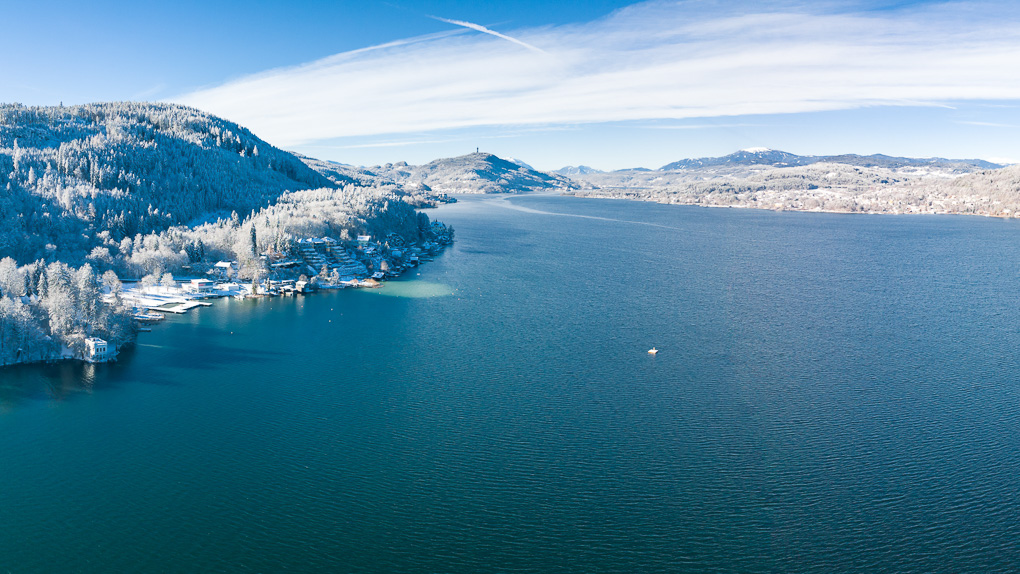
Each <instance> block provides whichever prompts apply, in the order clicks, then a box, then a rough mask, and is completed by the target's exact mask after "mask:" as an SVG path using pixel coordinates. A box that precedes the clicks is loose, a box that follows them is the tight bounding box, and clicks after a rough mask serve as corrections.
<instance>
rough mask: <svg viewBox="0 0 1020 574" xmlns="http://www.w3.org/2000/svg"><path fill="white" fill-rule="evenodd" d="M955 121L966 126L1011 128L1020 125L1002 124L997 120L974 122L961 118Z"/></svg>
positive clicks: (1019, 126)
mask: <svg viewBox="0 0 1020 574" xmlns="http://www.w3.org/2000/svg"><path fill="white" fill-rule="evenodd" d="M956 123H958V124H963V125H966V126H981V127H986V128H1012V129H1016V128H1020V125H1016V124H1003V123H999V122H975V121H964V120H961V121H958V122H956Z"/></svg>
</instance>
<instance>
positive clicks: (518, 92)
mask: <svg viewBox="0 0 1020 574" xmlns="http://www.w3.org/2000/svg"><path fill="white" fill-rule="evenodd" d="M4 12H5V20H6V21H7V22H8V25H7V26H5V33H4V44H5V47H6V49H7V50H9V51H10V54H11V56H12V57H5V58H0V78H3V80H2V81H0V101H5V102H14V101H16V102H21V103H24V104H40V105H45V104H57V103H59V102H64V103H65V104H72V103H84V102H92V101H110V100H149V101H156V100H165V101H177V102H183V103H187V104H190V105H194V106H196V107H199V108H201V109H204V110H207V111H209V112H212V113H215V114H217V115H220V116H223V117H226V118H228V119H231V120H234V121H237V122H239V123H241V124H242V125H245V126H246V127H248V128H250V129H252V130H253V131H254V132H255V133H256V134H258V135H259V136H261V137H263V138H264V139H267V140H268V141H269V142H270V143H273V144H274V145H277V146H280V147H283V148H285V149H291V150H295V151H299V152H302V153H306V154H308V155H312V156H315V157H320V158H324V159H333V160H337V161H342V162H346V163H354V164H362V165H373V164H378V163H385V162H392V161H400V160H406V161H409V162H412V163H421V162H425V161H429V160H431V159H434V158H436V157H445V156H451V155H460V154H463V153H467V152H470V151H474V149H475V148H476V147H480V148H482V149H483V150H486V151H490V152H493V153H496V154H498V155H501V156H504V157H517V158H520V159H522V160H524V161H527V162H528V163H531V164H532V165H535V166H536V167H539V168H542V169H554V168H557V167H561V166H563V165H567V164H571V165H577V164H587V165H592V166H595V167H599V168H602V169H618V168H623V167H631V166H644V167H658V166H661V165H663V164H665V163H668V162H670V161H674V160H676V159H679V158H683V157H698V156H711V155H724V154H726V153H730V152H732V151H735V150H737V149H741V148H746V147H771V148H775V149H783V150H785V151H790V152H794V153H800V154H830V153H862V154H866V153H886V154H890V155H908V156H925V157H926V156H942V157H967V158H970V157H978V158H984V159H992V160H999V161H1020V137H1018V136H1020V64H1017V62H1020V8H1017V7H1016V6H1014V4H1013V3H1012V2H1005V1H993V2H966V3H941V2H876V1H867V0H864V1H854V2H825V1H811V2H809V1H796V0H784V1H778V2H743V1H741V2H723V1H711V0H685V1H658V0H655V1H651V2H637V3H635V2H612V1H606V0H589V1H585V2H578V1H574V2H570V1H568V2H554V3H545V2H530V1H503V2H498V3H496V2H493V3H481V2H466V1H420V0H419V1H399V0H398V1H390V2H381V1H371V0H369V1H361V2H335V1H334V2H326V1H319V2H296V1H295V2H266V1H245V2H241V1H220V2H215V1H212V2H209V1H204V2H197V1H188V2H177V3H174V4H173V5H172V6H169V5H150V4H149V3H134V2H131V3H129V2H122V1H120V2H118V1H112V0H107V1H99V2H91V3H87V4H85V3H71V2H63V1H59V2H58V1H49V2H47V1H37V2H34V3H18V4H15V5H9V6H5V8H4ZM11 23H17V24H15V25H11ZM19 47H23V48H19Z"/></svg>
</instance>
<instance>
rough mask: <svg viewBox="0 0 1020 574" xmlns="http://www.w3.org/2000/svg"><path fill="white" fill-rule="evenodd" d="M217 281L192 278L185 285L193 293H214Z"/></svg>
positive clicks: (185, 288) (186, 289)
mask: <svg viewBox="0 0 1020 574" xmlns="http://www.w3.org/2000/svg"><path fill="white" fill-rule="evenodd" d="M214 286H215V283H213V282H212V280H210V279H192V280H191V283H185V284H184V285H183V287H184V290H185V291H190V292H192V293H212V291H213V287H214Z"/></svg>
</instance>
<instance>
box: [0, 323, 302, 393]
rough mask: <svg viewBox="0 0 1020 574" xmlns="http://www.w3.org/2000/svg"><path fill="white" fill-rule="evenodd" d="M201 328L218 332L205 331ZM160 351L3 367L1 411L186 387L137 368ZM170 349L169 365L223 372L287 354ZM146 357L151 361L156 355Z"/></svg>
mask: <svg viewBox="0 0 1020 574" xmlns="http://www.w3.org/2000/svg"><path fill="white" fill-rule="evenodd" d="M199 330H208V331H216V329H211V328H204V327H203V328H201V329H199ZM154 350H155V349H146V343H140V344H139V345H131V346H128V347H126V348H124V349H122V350H121V352H120V354H119V356H118V357H117V361H115V362H112V363H105V364H97V365H93V364H89V363H83V362H80V361H59V362H54V363H35V364H29V365H12V366H8V367H3V368H0V412H3V411H4V410H10V409H14V408H17V407H19V406H22V405H25V404H28V403H30V402H34V401H54V402H62V401H67V400H73V399H74V398H75V397H77V396H80V395H88V394H92V393H95V392H100V391H108V390H116V389H119V388H123V387H124V386H125V385H127V384H138V383H141V384H146V385H158V386H166V387H175V386H182V385H183V384H185V382H186V381H182V380H181V379H180V377H174V376H170V375H168V374H166V371H165V370H164V369H151V368H150V369H147V370H146V371H144V372H142V371H139V370H138V369H137V368H136V367H135V366H134V364H133V363H134V359H135V356H136V355H151V354H152V353H153V351H154ZM167 350H168V351H169V353H168V355H169V356H167V357H166V362H167V363H168V364H171V365H173V366H174V367H177V368H180V369H191V370H197V371H210V370H216V369H222V368H224V367H226V366H229V365H233V364H241V363H269V362H273V361H276V360H279V358H280V357H282V356H284V355H285V354H286V353H280V352H274V351H268V350H266V349H257V350H248V349H238V348H234V347H229V346H225V345H218V344H204V345H202V346H201V352H200V353H196V352H195V351H196V349H195V347H193V346H192V347H184V346H182V347H180V348H176V347H175V346H172V345H171V347H170V349H167ZM145 358H146V360H148V361H150V362H151V359H152V357H151V356H147V357H145Z"/></svg>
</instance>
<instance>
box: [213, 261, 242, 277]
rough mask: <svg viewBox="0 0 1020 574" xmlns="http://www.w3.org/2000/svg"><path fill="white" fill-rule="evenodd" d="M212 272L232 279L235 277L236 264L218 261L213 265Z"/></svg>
mask: <svg viewBox="0 0 1020 574" xmlns="http://www.w3.org/2000/svg"><path fill="white" fill-rule="evenodd" d="M212 272H213V273H214V274H216V275H219V276H221V277H233V276H235V275H237V263H235V262H234V261H219V262H217V263H216V265H213V268H212Z"/></svg>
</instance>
